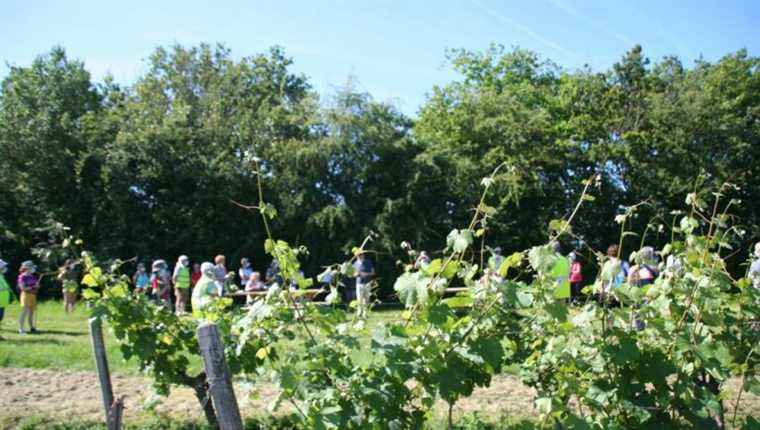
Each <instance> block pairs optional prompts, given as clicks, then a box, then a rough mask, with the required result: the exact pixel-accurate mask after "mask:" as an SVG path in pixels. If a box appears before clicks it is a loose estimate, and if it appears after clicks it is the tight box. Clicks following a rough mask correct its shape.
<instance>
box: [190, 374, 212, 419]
mask: <svg viewBox="0 0 760 430" xmlns="http://www.w3.org/2000/svg"><path fill="white" fill-rule="evenodd" d="M191 386H192V387H193V390H194V391H195V397H196V398H197V399H198V403H200V404H201V408H202V409H203V414H204V415H205V416H206V421H208V424H209V425H210V426H211V427H213V428H219V423H217V421H216V412H215V411H214V403H213V402H212V401H211V395H210V394H209V393H208V383H207V382H206V373H205V372H201V373H200V374H198V376H196V377H195V378H194V379H193V382H192V385H191Z"/></svg>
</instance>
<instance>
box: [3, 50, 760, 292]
mask: <svg viewBox="0 0 760 430" xmlns="http://www.w3.org/2000/svg"><path fill="white" fill-rule="evenodd" d="M147 61H148V67H147V69H146V72H145V73H144V74H143V75H142V76H141V77H140V78H139V79H138V80H137V81H136V82H134V83H133V84H131V85H120V84H117V83H115V82H114V81H113V80H112V79H110V78H107V79H105V80H104V82H100V83H96V82H93V81H92V78H91V76H90V74H89V73H88V71H87V69H86V65H85V64H84V63H82V62H81V61H78V60H73V59H70V58H69V57H68V56H67V54H66V52H65V50H64V49H63V48H60V47H55V48H53V49H52V50H51V51H50V52H49V53H47V54H44V55H41V56H39V57H38V58H37V59H36V60H34V62H32V64H31V65H29V66H13V67H11V69H10V72H9V74H8V76H7V77H6V78H5V79H4V80H3V82H2V88H1V90H0V213H1V214H2V215H1V216H0V229H2V230H3V233H4V235H3V237H2V239H0V240H2V242H1V248H0V254H2V255H3V257H4V258H6V259H10V260H20V259H22V258H26V256H27V254H28V252H29V251H28V249H29V247H30V246H31V245H32V244H34V243H35V242H36V241H38V240H39V239H40V237H41V234H42V233H41V232H40V230H39V229H40V228H42V227H44V226H45V225H46V223H49V222H50V221H53V220H54V221H57V222H60V223H63V224H65V225H68V226H70V227H71V228H72V229H74V230H75V231H76V232H77V233H78V234H79V235H80V236H81V237H82V238H83V239H84V240H85V242H87V243H88V244H89V247H90V248H92V249H94V250H97V251H98V252H99V253H100V254H101V255H110V256H121V257H130V256H137V257H138V258H140V259H142V260H148V259H152V258H157V257H163V258H174V257H175V256H176V255H179V254H189V255H191V256H192V257H193V258H196V259H202V258H204V259H205V258H209V257H210V256H211V255H214V254H217V253H226V254H227V255H228V256H229V257H232V258H234V259H237V258H238V257H241V256H252V257H253V260H254V265H255V266H256V267H257V268H259V269H263V268H264V266H265V262H264V261H263V259H264V256H265V254H264V250H263V240H264V238H265V234H264V231H263V228H264V227H263V225H262V223H261V220H260V218H259V217H257V216H252V215H251V214H250V213H249V211H247V210H246V209H244V208H243V207H242V206H245V205H251V204H253V203H254V202H255V201H257V195H256V193H257V190H256V181H255V177H254V176H253V171H252V170H251V169H250V165H249V160H250V158H251V157H257V159H260V160H261V168H262V179H263V181H262V182H263V186H264V187H265V188H266V190H265V192H266V194H267V196H269V200H270V201H271V202H272V204H273V206H274V208H275V209H276V210H277V211H278V213H279V216H278V217H277V218H276V221H275V224H274V225H273V226H272V228H274V229H276V230H277V232H278V236H279V237H282V238H283V239H286V240H288V241H289V242H290V243H293V244H296V245H305V246H306V247H307V248H308V249H309V250H310V255H309V256H308V257H307V261H304V267H305V268H306V270H307V271H308V272H310V273H315V272H316V271H318V270H319V267H320V266H322V265H325V264H330V263H333V262H335V261H339V260H340V259H341V258H342V256H344V255H345V254H346V253H348V252H350V250H351V248H352V247H354V246H357V245H358V244H359V243H361V242H362V240H363V239H364V238H365V237H367V236H370V235H371V236H372V238H373V239H372V240H373V241H372V242H371V246H370V247H371V248H372V249H374V250H375V251H376V252H377V253H378V254H377V255H376V258H377V259H378V260H382V264H381V265H379V266H380V267H379V268H380V275H381V280H385V284H384V285H386V287H389V285H388V284H389V282H390V281H391V279H393V278H395V277H391V276H390V274H392V273H397V272H398V270H399V268H397V267H396V264H395V262H396V260H397V259H399V258H400V257H401V255H402V252H403V251H402V249H401V247H400V243H401V242H402V241H409V242H412V243H413V245H414V247H415V248H417V249H429V250H431V252H435V251H436V248H440V247H441V244H442V243H443V242H445V240H444V239H445V236H446V234H447V233H448V232H449V231H450V230H451V229H452V228H454V227H455V226H458V225H461V224H462V223H463V222H464V221H465V220H466V219H468V218H469V217H470V216H471V214H472V208H473V207H474V206H475V205H477V204H478V202H477V201H475V200H474V197H473V196H477V195H479V192H478V187H479V186H480V182H481V179H482V178H483V177H485V176H487V175H488V174H489V173H490V172H491V171H492V170H493V169H494V168H495V167H496V166H498V165H500V164H505V168H504V169H502V170H501V173H500V176H501V178H500V179H503V180H500V181H498V184H497V185H496V189H495V193H494V195H498V196H499V199H498V201H497V203H498V207H497V208H496V209H498V210H497V211H496V212H495V213H496V215H495V216H494V217H493V219H492V220H491V230H490V232H489V233H488V234H489V237H486V238H485V239H484V243H485V244H487V245H494V246H495V245H499V246H501V247H502V248H505V249H525V248H527V247H529V246H531V245H535V244H537V243H542V241H545V239H546V238H547V235H548V224H549V220H551V219H555V218H562V217H563V216H565V215H567V214H568V213H569V212H571V211H572V210H573V207H574V205H575V203H576V199H577V197H578V196H579V195H580V194H581V190H582V189H583V187H584V186H585V184H586V183H585V182H584V181H586V180H588V179H589V178H594V179H593V187H594V192H593V195H594V198H595V201H594V203H593V205H590V206H589V207H588V208H586V209H584V211H583V212H582V213H581V214H579V216H578V217H577V218H576V221H575V223H574V224H575V225H574V234H575V236H576V238H577V241H576V242H575V243H568V244H567V246H568V247H577V246H580V244H581V243H586V244H588V245H590V246H591V247H593V248H595V249H601V248H603V247H605V246H606V245H608V244H609V243H610V242H611V241H616V238H617V236H618V234H619V228H618V226H617V225H616V223H615V221H614V218H615V215H616V214H618V213H620V212H621V211H623V210H625V207H626V206H630V205H633V204H636V203H639V202H642V201H648V202H650V203H648V204H647V206H646V210H644V211H640V212H639V213H641V215H640V218H639V219H637V220H635V222H637V223H639V224H641V225H642V226H643V225H646V224H647V223H649V222H650V218H651V217H654V216H655V215H660V216H661V218H659V219H660V220H659V221H657V220H656V221H655V222H657V223H659V222H668V220H667V219H666V217H665V215H667V214H668V212H669V210H670V208H672V207H681V206H682V199H683V196H684V195H685V194H687V193H688V192H690V191H691V190H692V189H693V188H695V182H697V181H700V182H703V183H704V184H702V185H704V186H710V185H714V186H715V188H716V189H717V188H718V186H719V185H720V184H722V183H723V182H726V181H729V182H733V183H736V184H737V185H739V186H740V189H739V190H736V191H735V195H732V196H730V197H732V198H737V199H741V200H742V206H741V209H740V210H739V211H738V215H739V216H740V218H741V219H742V221H743V222H744V223H745V224H746V225H747V226H748V227H747V230H748V232H749V233H750V234H749V235H747V236H746V237H747V240H748V241H749V240H751V239H752V238H753V237H756V236H757V235H758V234H760V231H759V230H758V228H757V225H758V217H760V194H758V193H760V191H759V190H760V187H758V185H760V184H759V183H758V181H759V180H760V175H759V172H758V169H760V167H758V166H760V141H759V138H760V73H758V67H759V66H760V59H759V58H756V57H751V56H749V55H748V54H747V52H746V51H738V52H735V53H730V54H728V55H726V56H725V57H723V58H722V59H720V60H719V61H717V62H715V63H709V62H706V61H698V62H696V63H695V64H694V65H693V66H691V67H687V66H684V65H683V64H682V63H681V61H680V60H679V59H678V58H676V57H665V58H662V59H660V60H657V61H651V60H650V59H648V58H647V57H646V56H645V55H644V53H643V52H642V49H641V48H640V47H638V46H636V47H634V48H633V49H632V50H630V51H629V52H627V53H625V54H624V55H623V56H622V58H621V59H620V61H618V62H617V63H616V64H614V65H613V66H612V67H611V68H610V69H609V70H606V71H594V70H591V69H589V68H584V69H581V70H577V71H568V70H565V69H563V68H562V67H560V66H559V65H557V64H554V63H552V62H551V61H548V60H546V59H543V58H541V57H540V56H539V55H537V54H536V53H533V52H530V51H525V50H522V49H505V48H503V47H500V46H492V47H491V48H489V49H488V50H485V51H482V52H473V51H467V50H452V51H450V52H449V53H448V62H449V64H450V66H451V67H453V68H454V70H455V71H456V72H458V74H459V78H458V79H456V80H454V81H452V82H450V83H448V84H446V85H443V86H436V87H433V88H432V89H431V91H430V95H429V97H428V99H427V101H426V102H425V104H424V105H423V106H422V107H421V108H420V111H419V115H418V117H417V118H409V117H407V116H405V115H404V114H402V113H401V112H400V111H398V110H397V109H396V108H395V107H394V106H392V105H390V104H388V103H383V102H379V101H377V100H375V99H373V98H372V96H371V95H370V94H367V93H365V92H362V91H359V90H357V89H356V88H357V87H356V86H355V85H353V84H352V83H351V82H349V83H348V84H347V85H346V86H345V87H344V88H341V89H339V90H338V91H336V92H335V94H331V95H323V96H322V97H320V95H318V94H317V93H316V92H315V91H314V89H313V88H312V87H311V85H310V83H309V78H308V77H306V76H303V75H300V74H297V73H295V72H293V70H292V63H293V60H292V59H291V58H289V57H288V56H287V55H286V54H285V52H284V51H283V50H282V49H281V48H277V47H275V48H272V49H270V50H269V51H267V52H264V53H260V54H255V55H251V56H246V57H242V58H240V59H236V58H235V57H233V56H232V55H231V53H230V51H229V49H227V48H226V47H224V46H221V45H216V46H212V45H207V44H201V45H199V46H195V47H183V46H179V45H175V46H170V47H162V48H158V49H156V50H155V52H154V53H153V54H152V55H151V56H150V58H149V59H148V60H147ZM649 199H651V200H649ZM241 205H242V206H241ZM667 239H668V238H659V237H657V236H656V234H655V235H653V236H652V237H650V238H649V239H648V240H651V241H659V242H661V243H664V242H666V241H667ZM630 240H631V245H630V246H629V248H630V249H628V250H627V251H631V250H633V249H632V248H633V247H634V246H633V245H634V244H636V245H638V240H640V238H630ZM746 245H747V244H746V243H745V244H740V246H741V247H743V248H746ZM739 257H742V255H739V256H737V261H739Z"/></svg>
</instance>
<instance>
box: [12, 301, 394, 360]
mask: <svg viewBox="0 0 760 430" xmlns="http://www.w3.org/2000/svg"><path fill="white" fill-rule="evenodd" d="M20 311H21V308H20V306H19V304H18V302H16V303H12V304H11V305H10V307H8V308H6V310H5V319H4V320H3V322H2V326H1V329H0V336H2V337H3V338H5V340H0V367H26V368H36V369H62V370H89V371H94V370H95V364H94V361H93V358H92V350H91V347H90V335H89V331H88V328H87V318H88V315H87V309H86V308H85V306H84V304H78V305H77V308H76V311H75V312H74V313H72V314H66V313H65V312H64V311H63V305H62V303H61V302H59V301H46V302H42V303H40V304H39V306H38V308H37V312H38V315H37V329H38V330H39V333H36V334H31V333H27V334H24V335H20V334H18V316H19V312H20ZM399 314H400V313H399V311H397V310H381V311H375V312H372V313H371V314H370V315H371V316H370V317H369V320H368V322H367V327H368V328H369V329H370V330H368V332H371V329H372V328H373V327H374V326H376V325H377V324H382V323H384V322H387V321H391V320H394V319H397V318H399ZM26 328H27V329H28V326H27V327H26ZM103 335H104V337H105V342H106V349H107V354H108V364H109V367H110V369H111V371H112V372H114V373H121V374H127V375H135V374H138V373H139V369H138V368H137V362H136V361H135V360H134V359H133V360H130V361H125V360H124V358H123V357H122V355H121V351H120V350H119V345H118V343H117V342H116V339H114V338H113V336H112V335H111V334H110V333H109V331H108V330H107V329H106V330H103ZM192 367H195V368H199V367H200V361H199V360H198V359H197V358H195V359H194V360H193V362H192Z"/></svg>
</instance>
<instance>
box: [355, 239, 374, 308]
mask: <svg viewBox="0 0 760 430" xmlns="http://www.w3.org/2000/svg"><path fill="white" fill-rule="evenodd" d="M354 269H356V300H357V302H358V303H357V305H358V306H357V308H356V311H357V314H358V316H359V317H360V318H363V317H366V316H367V311H368V309H369V301H370V295H371V293H372V291H371V287H372V285H371V282H372V278H373V277H374V276H375V267H374V265H373V264H372V261H371V260H370V259H369V258H366V256H365V253H364V252H363V251H360V252H359V253H357V254H356V261H355V262H354Z"/></svg>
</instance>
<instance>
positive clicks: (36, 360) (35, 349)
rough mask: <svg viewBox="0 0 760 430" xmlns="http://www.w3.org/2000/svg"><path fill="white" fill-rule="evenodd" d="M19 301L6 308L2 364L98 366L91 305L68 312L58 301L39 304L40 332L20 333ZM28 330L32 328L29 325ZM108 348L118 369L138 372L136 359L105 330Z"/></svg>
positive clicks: (113, 366) (0, 350)
mask: <svg viewBox="0 0 760 430" xmlns="http://www.w3.org/2000/svg"><path fill="white" fill-rule="evenodd" d="M20 310H21V308H20V307H19V305H18V302H16V303H12V304H11V306H10V307H9V308H7V309H6V310H5V319H4V320H3V323H2V330H0V336H2V337H3V338H4V340H2V341H0V366H2V367H27V368H35V369H43V368H44V369H65V370H92V371H94V370H95V364H94V362H93V358H92V352H91V349H90V336H89V333H88V329H87V309H85V307H84V306H83V305H78V306H77V308H76V311H75V312H74V313H72V314H69V315H67V314H66V313H65V312H64V311H63V305H62V304H61V302H57V301H46V302H43V303H41V304H40V305H39V307H38V310H37V312H38V315H37V329H38V330H39V333H35V334H31V333H27V334H23V335H22V334H19V333H18V315H19V312H20ZM26 328H27V330H28V329H29V327H28V326H26ZM104 335H105V337H106V339H105V340H106V346H107V348H108V359H109V365H110V367H111V369H112V371H114V372H120V373H128V374H134V373H137V370H138V369H137V367H136V365H135V363H134V362H132V363H129V362H125V361H124V359H123V358H122V356H121V352H120V351H119V346H118V345H117V344H116V342H115V341H114V339H112V338H111V337H110V335H109V333H108V332H107V331H104Z"/></svg>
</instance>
